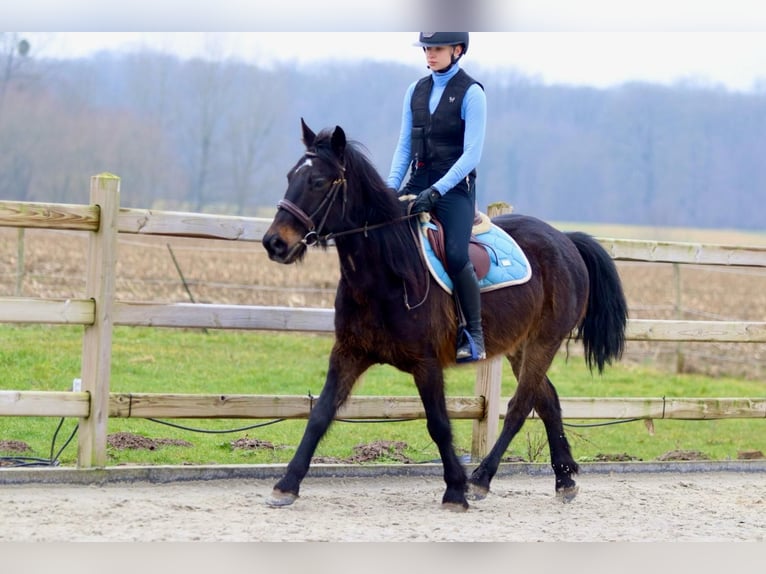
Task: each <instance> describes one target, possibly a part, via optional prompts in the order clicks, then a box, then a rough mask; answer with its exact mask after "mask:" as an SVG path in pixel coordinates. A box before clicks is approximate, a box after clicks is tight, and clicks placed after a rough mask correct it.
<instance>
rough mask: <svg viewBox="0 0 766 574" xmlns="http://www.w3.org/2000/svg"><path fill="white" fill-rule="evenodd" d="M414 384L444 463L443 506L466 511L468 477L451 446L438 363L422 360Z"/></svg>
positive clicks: (445, 403) (448, 421)
mask: <svg viewBox="0 0 766 574" xmlns="http://www.w3.org/2000/svg"><path fill="white" fill-rule="evenodd" d="M415 384H416V385H417V387H418V392H419V393H420V398H421V400H422V401H423V408H424V409H425V411H426V421H427V427H428V433H429V434H430V435H431V438H432V439H433V441H434V442H435V443H436V446H437V447H438V449H439V455H440V456H441V460H442V465H443V466H444V482H445V483H446V484H447V489H446V491H445V492H444V496H443V497H442V506H443V508H446V509H447V510H457V511H465V510H467V509H468V501H467V500H466V486H467V485H466V481H467V478H466V472H465V468H463V465H462V464H461V463H460V459H459V458H458V457H457V454H456V453H455V447H454V445H453V438H452V426H451V424H450V420H449V416H448V414H447V401H446V399H445V393H444V373H443V371H442V368H441V366H439V364H438V363H436V361H426V362H424V363H423V364H422V365H421V366H420V368H419V369H418V371H416V372H415Z"/></svg>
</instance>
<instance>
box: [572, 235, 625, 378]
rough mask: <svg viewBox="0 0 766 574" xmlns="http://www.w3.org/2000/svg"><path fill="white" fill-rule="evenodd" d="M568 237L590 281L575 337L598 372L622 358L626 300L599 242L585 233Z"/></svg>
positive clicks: (609, 258) (618, 277)
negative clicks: (582, 314)
mask: <svg viewBox="0 0 766 574" xmlns="http://www.w3.org/2000/svg"><path fill="white" fill-rule="evenodd" d="M567 236H568V237H569V239H571V240H572V242H573V243H574V244H575V246H576V247H577V251H579V252H580V256H581V257H582V259H583V261H584V262H585V266H586V267H587V268H588V278H589V283H590V289H589V292H588V308H587V310H586V312H585V317H584V318H583V320H582V322H581V323H580V325H579V326H578V328H577V336H576V339H582V342H583V347H584V349H585V362H586V363H587V365H588V368H589V369H590V370H593V365H594V364H595V365H596V366H597V367H598V372H599V373H601V372H603V370H604V366H605V365H606V364H611V362H612V360H613V359H619V358H620V357H622V352H623V350H624V348H625V326H626V324H627V320H628V303H627V301H626V300H625V293H624V292H623V290H622V282H621V281H620V275H619V274H618V272H617V267H616V266H615V264H614V261H612V258H611V257H610V256H609V254H608V253H607V252H606V250H605V249H604V248H603V247H602V246H601V244H600V243H599V242H598V241H596V240H595V239H593V237H591V236H590V235H588V234H586V233H581V232H570V233H567Z"/></svg>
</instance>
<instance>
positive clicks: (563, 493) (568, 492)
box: [556, 484, 580, 504]
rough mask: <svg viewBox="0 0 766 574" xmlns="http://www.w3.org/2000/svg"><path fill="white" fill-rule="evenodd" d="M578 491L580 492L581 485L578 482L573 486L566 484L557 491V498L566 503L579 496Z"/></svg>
mask: <svg viewBox="0 0 766 574" xmlns="http://www.w3.org/2000/svg"><path fill="white" fill-rule="evenodd" d="M578 492H580V487H579V486H577V485H576V484H575V485H572V486H566V487H564V488H560V489H558V490H557V491H556V498H558V499H559V500H561V502H563V503H565V504H566V503H567V502H572V501H573V500H574V499H575V497H576V496H577V493H578Z"/></svg>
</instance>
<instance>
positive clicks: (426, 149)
mask: <svg viewBox="0 0 766 574" xmlns="http://www.w3.org/2000/svg"><path fill="white" fill-rule="evenodd" d="M473 84H478V82H477V81H476V80H474V79H473V78H471V76H469V75H468V74H467V73H465V71H463V70H462V69H461V70H459V71H458V73H457V74H455V76H454V77H453V78H452V79H451V80H450V81H449V82H448V83H447V85H446V86H445V87H444V93H443V94H442V97H441V100H439V103H438V105H437V106H436V109H435V110H434V113H433V115H432V114H431V111H430V110H429V107H428V100H429V98H430V96H431V88H432V87H433V78H432V77H431V76H430V75H429V76H426V77H425V78H422V79H421V80H419V81H418V83H417V84H416V85H415V90H414V91H413V93H412V99H411V100H410V109H411V110H412V134H411V144H412V157H411V160H412V164H411V172H410V173H411V176H410V181H409V182H408V187H412V188H415V189H425V188H427V187H429V186H431V185H433V184H434V183H435V182H436V181H437V180H439V179H440V178H441V177H442V176H443V175H444V174H445V173H447V171H449V169H450V168H451V167H452V165H453V164H454V163H455V162H456V161H457V160H458V159H459V158H460V156H461V155H462V153H463V134H464V133H465V121H464V120H463V119H462V118H461V117H460V108H461V107H462V105H463V98H465V94H466V92H467V91H468V88H469V87H471V86H472V85H473ZM479 86H481V84H479ZM468 177H469V179H470V182H466V181H463V182H461V183H460V184H458V186H456V187H464V186H465V188H466V190H467V189H468V186H469V183H470V184H471V187H472V183H473V180H474V179H475V178H476V170H473V171H471V173H470V175H469V176H468Z"/></svg>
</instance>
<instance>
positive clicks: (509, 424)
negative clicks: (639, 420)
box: [468, 341, 576, 500]
mask: <svg viewBox="0 0 766 574" xmlns="http://www.w3.org/2000/svg"><path fill="white" fill-rule="evenodd" d="M558 348H559V345H558V344H556V345H553V344H551V343H550V342H548V343H545V344H540V343H538V342H535V341H528V342H527V344H526V345H524V346H523V347H522V349H520V350H519V351H517V352H516V353H515V354H514V355H512V356H509V357H508V359H509V360H510V362H511V366H512V367H513V372H514V374H515V375H516V379H517V380H518V383H519V384H518V386H517V388H516V393H515V394H514V395H513V397H512V398H511V400H510V401H509V402H508V410H507V412H506V415H505V420H504V421H503V429H502V430H501V431H500V435H499V436H498V438H497V441H496V442H495V444H494V446H493V447H492V450H491V451H490V452H489V454H488V455H487V456H486V457H485V458H484V460H482V461H481V463H480V464H479V466H478V467H476V469H475V470H474V471H473V473H472V474H471V477H470V479H469V480H468V483H469V498H471V499H473V500H480V499H482V498H484V497H485V496H486V495H487V493H488V492H489V485H490V482H491V481H492V478H493V477H494V476H495V473H497V469H498V467H499V466H500V460H501V459H502V457H503V454H504V453H505V451H506V449H507V448H508V446H509V445H510V444H511V440H513V437H514V436H516V434H517V433H518V432H519V430H521V427H522V426H523V425H524V422H525V421H526V419H527V417H528V416H529V413H530V412H531V411H532V408H533V407H537V405H538V403H540V402H541V399H544V398H545V397H546V396H548V395H550V390H552V389H553V386H552V385H550V384H549V382H548V377H547V376H546V372H547V371H548V367H550V364H551V363H552V362H553V358H554V357H555V355H556V353H557V352H558ZM554 396H555V391H554ZM556 404H558V397H556ZM548 418H549V419H550V418H551V417H550V416H549V417H548ZM559 420H560V413H559ZM546 427H547V423H546ZM551 428H554V427H551ZM549 432H550V431H549ZM560 434H561V435H562V436H563V434H564V433H563V429H562V431H561V433H560ZM557 452H558V451H557ZM566 452H567V453H568V452H569V450H568V446H567V451H566ZM569 460H570V461H571V455H570V456H569ZM571 462H572V464H574V461H571ZM575 467H576V465H575Z"/></svg>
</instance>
